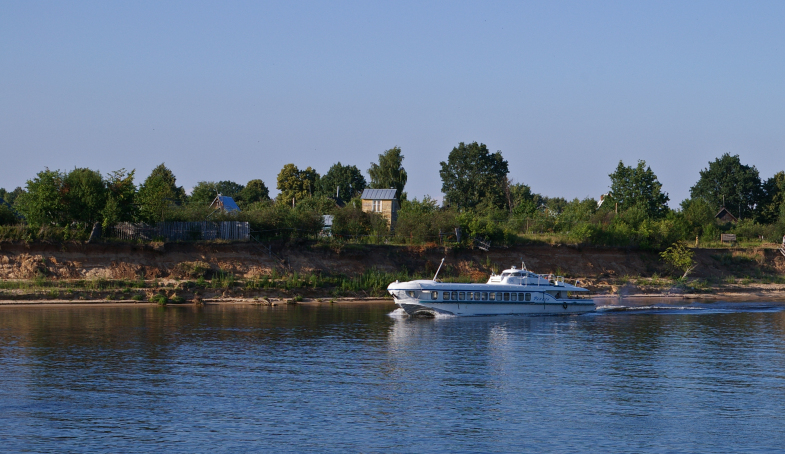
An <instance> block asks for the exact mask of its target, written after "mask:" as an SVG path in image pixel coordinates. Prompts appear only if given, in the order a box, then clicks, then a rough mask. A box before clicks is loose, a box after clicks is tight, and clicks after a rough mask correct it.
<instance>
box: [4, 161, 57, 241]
mask: <svg viewBox="0 0 785 454" xmlns="http://www.w3.org/2000/svg"><path fill="white" fill-rule="evenodd" d="M64 180H65V175H64V174H63V173H62V172H60V171H59V170H49V169H46V170H42V171H41V172H38V174H36V177H35V178H33V179H32V180H27V184H26V185H25V188H26V191H25V192H24V193H23V194H22V195H20V196H19V197H18V198H17V200H16V203H15V206H16V207H17V208H18V209H19V211H20V212H21V213H22V215H24V217H25V219H26V220H27V223H28V224H30V225H32V226H34V227H39V226H43V225H52V224H59V225H64V224H65V222H66V219H67V215H66V213H67V210H66V205H65V202H64V200H63V192H64V191H63V181H64Z"/></svg>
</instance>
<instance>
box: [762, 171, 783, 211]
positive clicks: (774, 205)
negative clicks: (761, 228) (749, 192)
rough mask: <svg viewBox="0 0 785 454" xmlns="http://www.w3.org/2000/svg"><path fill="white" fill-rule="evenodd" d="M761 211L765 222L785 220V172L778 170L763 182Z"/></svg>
mask: <svg viewBox="0 0 785 454" xmlns="http://www.w3.org/2000/svg"><path fill="white" fill-rule="evenodd" d="M759 211H760V217H761V220H762V221H763V222H768V223H771V222H776V221H777V220H783V221H785V172H782V171H780V172H777V173H775V174H774V176H773V177H771V178H769V179H768V180H766V182H765V183H763V197H762V200H761V203H760V207H759Z"/></svg>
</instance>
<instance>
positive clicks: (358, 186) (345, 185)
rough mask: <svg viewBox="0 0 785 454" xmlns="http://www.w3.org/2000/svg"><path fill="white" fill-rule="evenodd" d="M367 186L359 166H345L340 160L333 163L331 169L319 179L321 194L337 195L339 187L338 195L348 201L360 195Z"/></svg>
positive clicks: (327, 195)
mask: <svg viewBox="0 0 785 454" xmlns="http://www.w3.org/2000/svg"><path fill="white" fill-rule="evenodd" d="M365 186H366V182H365V177H363V174H362V172H360V169H358V168H357V166H350V165H346V166H344V165H341V163H340V162H338V163H336V164H333V165H332V167H330V170H328V171H327V173H325V174H324V175H322V177H321V178H320V179H319V192H320V194H321V195H323V196H326V197H335V192H336V189H338V197H340V198H341V199H342V200H346V201H348V200H351V199H352V198H354V197H357V196H358V195H360V194H361V193H362V192H363V189H365Z"/></svg>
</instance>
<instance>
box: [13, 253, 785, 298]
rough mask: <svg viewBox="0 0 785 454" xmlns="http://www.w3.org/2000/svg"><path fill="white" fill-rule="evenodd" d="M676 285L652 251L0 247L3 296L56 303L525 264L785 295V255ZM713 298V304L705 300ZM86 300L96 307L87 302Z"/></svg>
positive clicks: (332, 291) (602, 292)
mask: <svg viewBox="0 0 785 454" xmlns="http://www.w3.org/2000/svg"><path fill="white" fill-rule="evenodd" d="M694 254H695V262H696V264H697V267H696V268H695V270H694V272H693V273H692V274H690V276H689V277H688V278H686V279H677V278H675V277H674V276H673V275H672V274H671V270H669V269H668V268H667V266H666V265H665V264H664V263H663V262H662V260H661V259H660V257H659V256H658V254H657V253H656V252H653V251H645V250H636V249H631V248H607V247H583V246H575V245H573V246H570V245H529V246H519V247H514V248H492V249H491V250H490V251H482V250H478V249H466V248H461V249H454V248H444V247H436V246H434V247H419V246H418V247H414V246H390V245H346V244H344V245H325V244H323V243H318V242H311V243H301V244H278V245H275V244H271V245H266V246H264V247H263V246H262V245H259V244H258V243H174V244H164V243H149V244H131V243H106V244H84V243H59V244H48V243H46V244H45V243H0V300H5V301H18V302H19V303H14V304H20V303H21V304H24V302H27V301H61V303H58V304H79V303H84V302H86V301H91V302H97V301H101V302H106V303H112V302H118V303H119V302H127V303H129V304H131V303H133V304H138V303H148V302H149V303H157V304H189V303H190V304H192V303H196V304H200V303H202V304H204V303H208V304H212V303H213V302H215V303H221V302H224V301H247V302H248V304H253V303H256V304H272V301H279V302H280V303H276V304H285V303H286V302H305V301H319V300H321V301H339V300H340V301H344V300H346V301H348V300H351V299H356V298H359V299H360V300H369V299H370V300H373V299H376V298H384V297H386V296H387V295H386V290H385V289H386V287H387V285H388V284H389V283H390V282H393V281H395V280H402V281H405V280H412V279H422V278H425V279H430V278H432V277H433V275H434V273H435V271H436V269H437V268H438V266H439V263H440V262H441V260H442V259H443V258H444V259H445V262H444V263H445V265H444V267H443V268H442V269H441V271H440V273H439V277H440V279H443V280H444V281H447V282H485V281H486V280H487V279H488V276H489V275H490V274H491V273H494V272H499V271H501V270H503V269H505V268H508V267H510V266H512V265H516V266H521V265H522V262H523V263H525V265H526V266H527V267H528V268H529V269H531V270H533V271H535V272H538V273H552V274H556V275H560V276H565V277H566V279H567V280H568V281H570V282H574V281H578V285H580V286H581V287H586V288H588V289H589V290H590V291H591V292H592V294H593V295H595V296H596V297H598V298H602V297H618V296H621V297H631V296H640V297H652V296H653V297H671V296H679V297H683V298H713V297H717V296H718V295H719V296H725V295H728V296H731V295H737V294H740V295H749V297H760V298H762V297H769V296H772V295H776V297H780V296H785V257H783V256H782V255H781V254H780V253H779V252H778V251H777V250H776V249H774V248H763V247H760V248H714V249H694ZM707 295H708V296H707ZM91 304H92V303H91Z"/></svg>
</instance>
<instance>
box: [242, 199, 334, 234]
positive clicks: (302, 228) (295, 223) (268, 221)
mask: <svg viewBox="0 0 785 454" xmlns="http://www.w3.org/2000/svg"><path fill="white" fill-rule="evenodd" d="M322 214H323V213H319V212H317V211H315V210H311V209H307V208H306V207H303V208H302V209H292V208H291V207H290V206H289V205H286V204H281V203H270V202H259V203H255V204H253V205H251V206H249V207H248V209H247V210H245V211H243V212H242V213H240V215H239V216H238V217H237V219H238V220H242V221H248V222H250V224H251V230H252V231H254V232H255V233H254V235H256V236H257V237H258V238H260V239H264V240H271V239H290V238H307V237H309V236H315V235H317V234H318V233H319V232H320V231H321V230H322V227H323V226H324V224H323V223H322V216H321V215H322Z"/></svg>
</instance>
